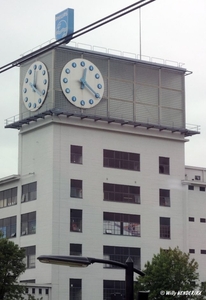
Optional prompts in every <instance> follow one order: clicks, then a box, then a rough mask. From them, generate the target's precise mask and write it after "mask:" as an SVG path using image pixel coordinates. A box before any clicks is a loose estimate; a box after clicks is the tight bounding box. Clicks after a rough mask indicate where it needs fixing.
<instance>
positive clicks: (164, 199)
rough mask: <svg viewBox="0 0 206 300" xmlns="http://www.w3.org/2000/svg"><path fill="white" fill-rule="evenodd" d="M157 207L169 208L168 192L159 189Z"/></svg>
mask: <svg viewBox="0 0 206 300" xmlns="http://www.w3.org/2000/svg"><path fill="white" fill-rule="evenodd" d="M159 205H160V206H164V207H170V206H171V203H170V190H167V189H159Z"/></svg>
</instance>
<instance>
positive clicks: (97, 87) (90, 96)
mask: <svg viewBox="0 0 206 300" xmlns="http://www.w3.org/2000/svg"><path fill="white" fill-rule="evenodd" d="M85 69H86V82H87V83H88V85H89V88H88V87H87V86H86V85H85V86H84V85H83V87H82V88H81V86H82V83H81V81H80V80H81V78H82V77H83V76H84V75H83V74H84V70H85ZM60 85H61V89H62V92H63V94H64V96H65V97H66V99H67V100H68V101H69V102H70V103H71V104H73V105H74V106H76V107H78V108H82V109H88V108H93V107H94V106H96V105H97V104H99V102H100V101H101V99H102V97H103V94H104V79H103V76H102V73H101V71H100V70H99V68H98V67H97V66H96V65H95V64H94V63H93V62H91V61H89V60H88V59H85V58H74V59H71V60H70V61H68V62H67V63H66V64H65V65H64V67H63V68H62V71H61V75H60ZM94 91H95V94H94Z"/></svg>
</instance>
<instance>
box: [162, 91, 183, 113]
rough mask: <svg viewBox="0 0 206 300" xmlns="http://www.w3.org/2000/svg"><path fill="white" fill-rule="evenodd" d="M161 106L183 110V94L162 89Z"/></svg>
mask: <svg viewBox="0 0 206 300" xmlns="http://www.w3.org/2000/svg"><path fill="white" fill-rule="evenodd" d="M161 106H166V107H168V108H177V109H183V97H182V92H181V91H173V90H169V89H161Z"/></svg>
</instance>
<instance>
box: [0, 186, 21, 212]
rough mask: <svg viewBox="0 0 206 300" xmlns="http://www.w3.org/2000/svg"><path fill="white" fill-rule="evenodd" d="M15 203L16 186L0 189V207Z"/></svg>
mask: <svg viewBox="0 0 206 300" xmlns="http://www.w3.org/2000/svg"><path fill="white" fill-rule="evenodd" d="M15 204H17V187H15V188H11V189H8V190H5V191H0V208H3V207H7V206H11V205H15Z"/></svg>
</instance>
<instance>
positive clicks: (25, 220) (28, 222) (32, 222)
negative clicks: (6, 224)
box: [21, 211, 36, 236]
mask: <svg viewBox="0 0 206 300" xmlns="http://www.w3.org/2000/svg"><path fill="white" fill-rule="evenodd" d="M30 234H36V211H32V212H29V213H26V214H21V236H24V235H30Z"/></svg>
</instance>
